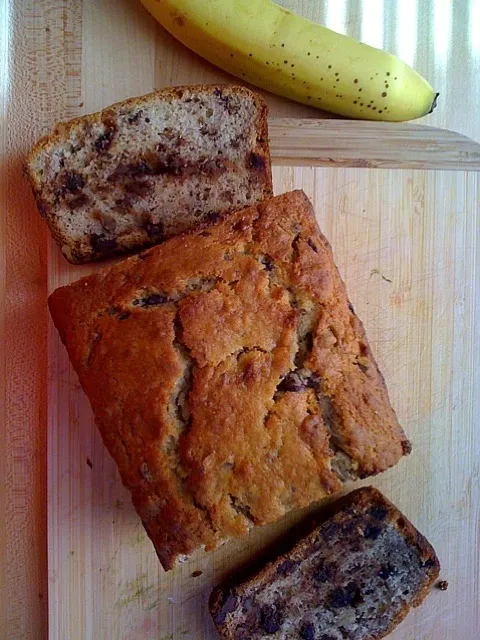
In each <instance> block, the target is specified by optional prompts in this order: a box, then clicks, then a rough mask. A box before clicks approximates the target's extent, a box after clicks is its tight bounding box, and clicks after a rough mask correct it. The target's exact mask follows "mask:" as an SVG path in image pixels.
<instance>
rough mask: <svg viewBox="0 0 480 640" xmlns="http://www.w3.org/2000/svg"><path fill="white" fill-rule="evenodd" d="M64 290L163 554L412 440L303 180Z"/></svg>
mask: <svg viewBox="0 0 480 640" xmlns="http://www.w3.org/2000/svg"><path fill="white" fill-rule="evenodd" d="M49 305H50V310H51V313H52V316H53V319H54V322H55V325H56V327H57V328H58V330H59V333H60V335H61V337H62V340H63V342H64V343H65V344H66V346H67V349H68V353H69V356H70V359H71V361H72V363H73V366H74V368H75V370H76V371H77V373H78V375H79V378H80V381H81V383H82V385H83V387H84V389H85V391H86V393H87V395H88V397H89V399H90V402H91V404H92V407H93V410H94V412H95V416H96V421H97V424H98V426H99V428H100V431H101V433H102V436H103V439H104V441H105V443H106V445H107V447H108V448H109V450H110V453H111V454H112V456H113V457H114V458H115V460H116V462H117V464H118V466H119V469H120V473H121V475H122V479H123V482H124V483H125V484H126V485H127V486H128V487H129V488H130V490H131V491H132V494H133V501H134V503H135V505H136V507H137V509H138V511H139V513H140V515H141V516H142V519H143V521H144V523H145V526H146V528H147V531H148V532H149V534H150V536H151V537H152V540H153V542H154V544H155V547H156V549H157V552H158V554H159V556H160V559H161V561H162V564H163V566H164V567H165V568H171V567H172V566H173V564H174V562H175V559H176V557H177V556H178V555H180V554H188V553H190V552H192V551H193V550H194V549H195V548H197V547H198V546H200V545H205V546H206V547H207V548H213V547H214V546H215V545H216V544H218V542H219V541H220V540H222V539H224V538H226V537H229V536H237V535H241V534H243V533H246V532H247V531H248V529H249V527H250V526H251V525H252V523H253V524H255V525H260V524H264V523H267V522H272V521H274V520H276V519H278V518H280V517H281V516H282V515H284V514H285V513H286V512H287V511H289V510H290V509H292V508H295V507H301V506H305V505H308V504H309V503H311V502H312V501H315V500H319V499H320V498H322V497H323V496H326V495H329V494H331V493H333V492H334V491H337V490H339V489H340V488H341V486H342V478H343V475H342V471H341V470H339V468H338V467H339V465H340V462H341V463H342V464H343V465H345V464H346V465H347V467H348V469H347V471H348V473H347V475H348V474H350V475H352V476H358V475H360V476H366V475H369V474H372V473H378V472H380V471H383V470H385V469H386V468H388V467H389V466H391V465H393V464H395V463H396V462H397V461H398V460H399V458H400V457H401V456H402V455H403V453H404V450H405V447H406V443H407V442H408V441H407V440H406V438H405V435H404V433H403V431H402V430H401V428H400V426H399V425H398V423H397V420H396V417H395V413H394V412H393V409H392V408H391V406H390V403H389V400H388V394H387V391H386V388H385V385H384V383H383V380H382V378H381V376H380V374H379V372H378V369H377V367H376V364H375V361H374V359H373V356H372V355H371V352H370V349H369V347H368V343H367V340H366V337H365V333H364V330H363V327H362V325H361V323H360V322H359V321H358V319H357V318H356V316H355V314H354V313H353V311H352V310H351V308H350V307H349V304H348V300H347V296H346V291H345V287H344V284H343V282H342V281H341V279H340V276H339V274H338V271H337V269H336V267H335V264H334V262H333V257H332V254H331V250H330V247H329V245H328V243H327V241H326V239H325V238H324V237H323V236H322V235H321V233H320V232H319V230H318V228H317V226H316V223H315V218H314V213H313V210H312V207H311V205H310V203H309V202H308V200H307V198H306V196H305V195H304V194H303V193H302V192H298V191H297V192H293V193H289V194H286V195H283V196H279V197H277V198H272V199H270V200H268V201H265V202H263V203H261V204H259V205H257V206H256V207H250V208H247V209H244V210H242V211H237V212H234V213H233V214H231V215H230V216H229V217H228V218H226V219H223V220H221V221H220V222H218V223H217V224H215V225H213V226H211V227H208V226H206V225H204V226H203V227H201V228H200V229H198V230H197V231H195V232H192V233H189V234H184V235H181V236H178V237H175V238H172V239H170V240H168V241H167V242H165V243H164V244H162V245H159V246H157V247H154V248H152V249H149V250H148V251H145V252H144V253H143V254H141V255H140V256H135V257H132V258H129V259H127V260H125V261H123V262H122V263H120V264H117V265H115V266H114V267H112V268H111V269H109V270H104V271H101V272H100V273H98V274H95V275H92V276H89V277H87V278H84V279H82V280H79V281H78V282H75V283H73V284H72V285H70V286H68V287H62V288H60V289H57V290H56V291H55V292H54V293H53V294H52V295H51V297H50V299H49ZM347 384H348V386H347ZM340 466H341V465H340Z"/></svg>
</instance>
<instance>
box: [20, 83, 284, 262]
mask: <svg viewBox="0 0 480 640" xmlns="http://www.w3.org/2000/svg"><path fill="white" fill-rule="evenodd" d="M27 175H28V177H29V179H30V182H31V185H32V187H33V192H34V195H35V198H36V201H37V206H38V209H39V211H40V213H41V214H42V215H43V216H44V217H45V219H46V221H47V223H48V225H49V227H50V231H51V233H52V235H53V237H54V238H55V240H56V241H57V243H58V244H59V246H60V249H61V251H62V253H63V255H64V256H65V257H66V258H67V259H68V260H69V261H70V262H74V263H80V262H88V261H90V260H96V259H99V258H102V257H105V256H108V255H111V254H117V253H122V252H126V251H132V250H134V249H140V248H145V247H147V246H149V245H152V244H157V243H158V242H160V241H162V240H164V239H165V238H168V237H170V236H172V235H175V234H177V233H180V232H182V231H185V230H187V229H190V228H192V227H195V226H196V225H198V224H199V222H201V221H203V220H208V219H212V218H215V217H218V215H219V214H224V213H227V212H229V211H231V210H233V209H239V208H241V207H243V206H247V205H249V204H254V203H256V202H258V201H259V200H262V199H263V198H265V197H268V196H271V195H272V180H271V169H270V157H269V149H268V129H267V107H266V105H265V103H264V102H263V100H262V99H261V97H260V96H258V95H257V94H256V93H254V92H252V91H250V90H249V89H246V88H245V87H239V86H235V85H224V86H208V85H199V86H185V87H174V88H170V89H163V90H160V91H156V92H154V93H151V94H148V95H146V96H143V97H140V98H132V99H130V100H126V101H125V102H120V103H118V104H114V105H112V106H111V107H108V108H107V109H104V110H103V111H101V112H99V113H95V114H92V115H88V116H84V117H81V118H77V119H76V120H72V121H71V122H67V123H62V124H60V125H58V126H57V128H56V130H55V131H54V133H53V134H52V135H50V136H47V137H45V138H42V140H40V141H39V142H38V143H37V145H36V146H35V148H34V149H33V151H32V153H31V154H30V156H29V158H28V161H27Z"/></svg>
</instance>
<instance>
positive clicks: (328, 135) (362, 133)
mask: <svg viewBox="0 0 480 640" xmlns="http://www.w3.org/2000/svg"><path fill="white" fill-rule="evenodd" d="M269 130H270V150H271V154H272V158H273V161H274V162H276V163H277V164H283V165H297V166H298V165H303V166H317V167H318V166H324V167H327V166H336V167H371V168H379V167H381V168H384V169H386V168H399V169H458V170H467V169H468V170H475V171H479V170H480V144H478V143H477V142H474V141H473V140H471V139H470V138H467V137H466V136H463V135H460V134H459V133H456V132H455V131H448V130H446V129H439V128H438V127H427V126H425V125H419V124H412V123H409V122H405V123H390V122H366V121H363V122H362V121H356V120H333V119H330V120H313V119H299V118H277V119H271V120H270V121H269Z"/></svg>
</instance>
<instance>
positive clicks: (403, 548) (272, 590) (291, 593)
mask: <svg viewBox="0 0 480 640" xmlns="http://www.w3.org/2000/svg"><path fill="white" fill-rule="evenodd" d="M439 569H440V566H439V563H438V560H437V557H436V555H435V551H434V550H433V548H432V547H431V546H430V544H429V543H428V542H427V540H426V539H425V538H424V537H423V536H422V535H421V534H420V533H419V532H418V531H417V530H416V529H415V528H414V526H413V525H412V524H411V523H410V522H409V521H408V520H407V519H406V518H405V516H403V515H402V514H401V513H400V511H398V509H397V508H396V507H394V505H393V504H392V503H391V502H389V501H388V500H387V499H386V498H385V497H384V496H383V495H382V494H381V493H380V492H379V491H377V490H376V489H374V488H372V487H367V488H364V489H358V490H357V491H353V492H352V493H350V494H349V495H348V496H346V497H345V498H344V499H343V500H340V501H339V502H338V504H337V505H335V506H334V513H333V515H332V516H331V517H330V518H328V519H327V520H326V521H324V522H323V523H322V524H321V525H320V526H317V527H316V528H315V529H314V530H313V531H311V532H310V533H309V534H308V535H307V536H306V537H304V538H303V539H302V540H300V541H299V542H297V544H296V545H295V546H294V547H293V548H292V549H291V550H290V551H288V552H287V553H285V554H283V555H281V556H279V557H277V558H276V559H275V560H274V561H273V562H270V563H268V564H267V566H265V567H264V568H262V569H261V570H260V571H258V572H257V573H255V574H254V575H251V576H250V577H249V578H248V579H246V580H245V581H243V582H240V583H235V582H232V583H230V584H227V585H225V586H222V587H219V588H217V589H215V590H214V592H213V593H212V595H211V598H210V611H211V614H212V616H213V620H214V623H215V625H216V627H217V629H218V632H219V634H220V636H221V638H223V639H224V640H260V639H261V638H278V639H279V640H280V639H281V640H286V639H288V640H295V639H298V640H378V639H379V638H383V637H384V636H386V635H388V634H389V633H390V632H391V631H393V629H394V627H395V626H396V625H397V624H399V622H400V621H401V620H403V618H404V617H405V616H406V615H407V613H408V611H409V609H410V608H411V607H416V606H418V605H419V604H420V603H421V602H422V601H423V600H424V598H425V597H426V596H427V595H428V593H429V591H430V589H431V587H432V585H433V583H434V582H435V580H436V578H437V577H438V573H439Z"/></svg>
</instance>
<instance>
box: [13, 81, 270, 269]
mask: <svg viewBox="0 0 480 640" xmlns="http://www.w3.org/2000/svg"><path fill="white" fill-rule="evenodd" d="M187 91H188V92H189V93H191V94H192V95H202V94H203V95H209V94H213V93H215V92H219V91H221V92H222V93H223V94H224V95H225V96H228V95H233V94H235V95H236V96H244V97H245V98H247V99H248V100H251V101H252V103H253V104H254V105H255V109H256V118H255V123H254V128H255V130H256V133H257V135H256V139H255V143H254V146H253V147H252V148H251V149H250V151H251V154H252V157H253V158H255V160H256V162H258V163H259V164H258V166H257V167H252V168H251V173H252V176H254V177H255V181H256V182H257V183H258V184H256V185H255V188H256V189H258V188H259V187H261V197H262V198H264V197H269V196H271V195H272V176H271V161H270V152H269V146H268V107H267V105H266V103H265V102H264V101H263V99H262V98H261V96H260V95H258V94H257V93H255V92H253V91H251V90H250V89H248V88H247V87H243V86H240V85H235V84H225V85H203V84H202V85H182V86H176V87H168V88H166V89H160V90H157V91H153V92H151V93H149V94H146V95H144V96H141V97H133V98H129V99H127V100H124V101H121V102H117V103H115V104H113V105H110V106H109V107H106V108H105V109H103V110H102V111H99V112H96V113H92V114H88V115H85V116H80V117H77V118H74V119H72V120H70V121H68V122H59V123H57V125H56V126H55V127H54V130H53V132H52V133H51V134H49V135H46V136H43V137H42V138H41V139H40V140H38V142H37V143H36V144H35V145H34V147H33V149H32V150H31V152H30V154H29V155H28V157H27V159H26V162H25V166H24V172H25V175H26V177H27V179H28V181H29V183H30V185H31V188H32V191H33V194H34V197H35V201H36V203H37V208H38V211H39V212H40V215H41V216H42V217H43V218H44V219H45V220H46V222H47V224H48V226H49V229H50V232H51V234H52V236H53V238H54V240H55V241H56V243H57V244H58V245H59V247H60V249H61V251H62V253H63V254H64V256H65V257H66V258H67V260H69V261H70V262H71V263H73V264H81V263H84V262H89V261H91V260H97V259H101V258H103V257H105V256H112V255H118V254H122V253H126V252H132V251H134V250H140V249H144V248H146V247H148V246H151V245H153V244H157V243H158V242H159V239H158V238H155V237H148V236H146V234H145V232H144V229H142V227H141V226H140V222H138V225H139V226H138V228H137V229H135V228H134V229H132V231H131V232H130V233H129V234H124V235H123V236H121V237H120V239H119V241H118V242H117V243H113V242H110V243H106V244H104V246H103V247H102V248H98V249H93V248H92V246H90V244H89V243H88V242H87V240H88V239H87V240H86V239H85V238H82V237H79V238H74V237H70V236H69V234H68V233H67V232H66V231H65V230H64V228H63V226H62V224H60V223H59V220H58V216H57V212H56V211H55V207H54V206H53V205H52V203H51V202H50V201H49V198H48V194H47V193H46V191H45V188H44V185H43V184H42V181H41V180H40V179H39V177H38V172H37V170H36V161H37V159H38V158H39V156H40V155H41V154H42V152H43V151H48V152H49V153H51V152H52V151H53V150H54V149H55V148H56V146H57V145H59V144H60V143H62V142H64V141H65V140H68V139H69V136H70V134H71V132H74V131H75V130H76V129H77V128H78V129H79V131H80V136H82V135H83V133H82V132H84V131H86V130H88V128H89V125H92V126H93V125H101V124H102V123H105V122H114V121H115V119H116V118H117V117H118V116H119V114H122V113H125V112H128V111H129V110H131V109H133V108H138V109H140V108H142V107H144V108H145V107H148V106H149V105H150V104H151V103H153V102H154V101H158V100H161V101H164V102H168V101H170V100H174V99H176V98H181V96H182V95H183V94H184V93H185V92H187ZM231 164H232V163H230V165H229V164H228V162H226V163H225V170H227V171H235V170H236V167H235V166H231ZM206 186H208V185H207V183H206ZM104 188H105V189H108V188H112V185H109V184H105V185H104ZM232 206H233V205H230V206H228V203H225V205H224V207H223V210H222V211H219V213H225V212H226V211H228V210H231V209H232ZM193 213H194V212H193V211H192V222H191V226H192V227H195V226H196V224H197V220H196V219H195V218H194V216H193ZM176 233H178V230H177V231H175V233H167V234H165V235H164V236H163V237H162V238H160V239H164V238H165V237H169V236H171V235H175V234H176Z"/></svg>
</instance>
